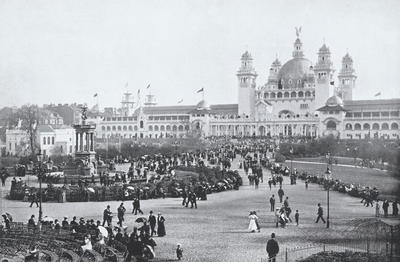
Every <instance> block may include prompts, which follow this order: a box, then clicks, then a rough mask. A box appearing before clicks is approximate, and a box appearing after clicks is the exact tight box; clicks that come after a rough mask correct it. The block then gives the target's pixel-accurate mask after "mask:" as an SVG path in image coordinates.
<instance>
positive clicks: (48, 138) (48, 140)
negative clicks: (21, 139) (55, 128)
mask: <svg viewBox="0 0 400 262" xmlns="http://www.w3.org/2000/svg"><path fill="white" fill-rule="evenodd" d="M47 144H48V145H50V137H47Z"/></svg>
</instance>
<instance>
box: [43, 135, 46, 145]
mask: <svg viewBox="0 0 400 262" xmlns="http://www.w3.org/2000/svg"><path fill="white" fill-rule="evenodd" d="M45 144H46V137H43V145H45Z"/></svg>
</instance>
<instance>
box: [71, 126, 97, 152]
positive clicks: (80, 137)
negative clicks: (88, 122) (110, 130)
mask: <svg viewBox="0 0 400 262" xmlns="http://www.w3.org/2000/svg"><path fill="white" fill-rule="evenodd" d="M75 151H76V152H82V151H88V152H89V151H90V152H93V151H94V132H84V131H78V130H76V137H75Z"/></svg>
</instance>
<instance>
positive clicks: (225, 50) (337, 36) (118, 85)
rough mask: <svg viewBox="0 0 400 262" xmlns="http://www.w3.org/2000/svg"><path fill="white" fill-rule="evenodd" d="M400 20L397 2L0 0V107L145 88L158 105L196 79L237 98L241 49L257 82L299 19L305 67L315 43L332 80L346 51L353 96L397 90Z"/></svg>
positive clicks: (185, 95) (191, 92) (212, 92)
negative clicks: (326, 54)
mask: <svg viewBox="0 0 400 262" xmlns="http://www.w3.org/2000/svg"><path fill="white" fill-rule="evenodd" d="M399 17H400V1H398V0H381V1H375V0H353V1H349V0H325V1H317V0H283V1H276V0H274V1H269V0H268V1H267V0H246V1H243V0H214V1H210V0H197V1H194V0H168V1H165V0H143V1H126V0H119V1H111V0H109V1H105V0H86V1H82V0H70V1H59V0H35V1H32V0H0V107H3V106H20V105H23V104H27V103H29V104H39V105H42V104H49V103H55V104H58V103H63V104H64V103H73V102H77V103H87V104H88V105H89V106H90V105H93V104H94V103H96V102H99V104H100V107H105V106H119V105H120V101H121V99H122V94H123V93H124V92H125V91H130V92H132V93H133V94H134V95H135V96H136V95H137V92H138V89H141V95H142V96H143V95H144V94H145V92H146V91H149V90H146V86H148V84H150V85H151V88H150V91H151V92H152V94H154V95H155V96H156V99H157V101H158V103H159V104H160V105H172V104H176V103H177V101H179V100H181V99H183V103H182V104H195V103H197V102H198V101H200V100H201V98H202V97H201V94H197V93H196V91H197V90H199V89H200V88H202V87H204V89H205V93H204V95H205V98H206V100H207V101H208V102H209V103H210V104H217V103H237V101H238V88H237V86H238V84H237V78H236V72H237V70H238V68H239V66H240V57H241V54H242V53H243V52H245V51H246V50H248V51H249V52H250V53H251V54H252V56H253V58H254V66H255V69H256V71H257V73H258V78H257V85H263V84H264V83H265V82H266V79H267V77H268V69H269V67H270V65H271V63H272V61H273V60H274V59H275V57H276V56H277V57H278V58H279V59H280V61H281V62H283V63H284V62H286V61H287V60H289V59H290V58H291V53H292V50H293V43H294V41H295V39H296V35H295V29H294V28H295V27H299V26H301V27H302V34H301V40H302V42H303V49H304V53H305V56H306V58H308V59H310V60H311V61H312V62H313V63H315V62H316V60H317V51H318V49H319V48H320V47H321V46H322V44H323V43H324V41H325V43H326V45H327V46H328V47H329V48H330V50H331V52H332V60H333V63H334V67H335V69H336V76H337V72H338V71H339V70H340V67H341V59H342V57H343V56H344V55H345V54H346V52H349V54H350V55H351V56H352V58H353V60H354V67H355V70H356V74H357V76H358V78H357V82H356V88H355V89H354V91H353V99H373V98H376V97H374V95H375V94H376V93H378V92H381V96H380V97H379V98H394V97H400V88H399V79H398V78H399V72H400V30H399V29H400V18H399ZM336 82H337V80H336ZM96 93H97V94H98V97H97V98H94V97H93V96H94V94H96ZM142 100H143V97H142Z"/></svg>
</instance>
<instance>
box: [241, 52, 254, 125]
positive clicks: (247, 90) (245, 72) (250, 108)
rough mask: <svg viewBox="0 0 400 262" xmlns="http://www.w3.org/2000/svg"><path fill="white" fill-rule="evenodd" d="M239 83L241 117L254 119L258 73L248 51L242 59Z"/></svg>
mask: <svg viewBox="0 0 400 262" xmlns="http://www.w3.org/2000/svg"><path fill="white" fill-rule="evenodd" d="M236 76H237V78H238V83H239V109H238V113H239V115H241V116H243V115H245V116H247V117H249V118H252V117H254V105H255V99H256V97H255V88H256V78H257V73H256V71H255V69H254V67H253V58H252V57H251V54H250V53H249V52H248V51H246V52H245V53H244V54H243V55H242V58H241V66H240V68H239V70H238V71H237V74H236Z"/></svg>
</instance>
